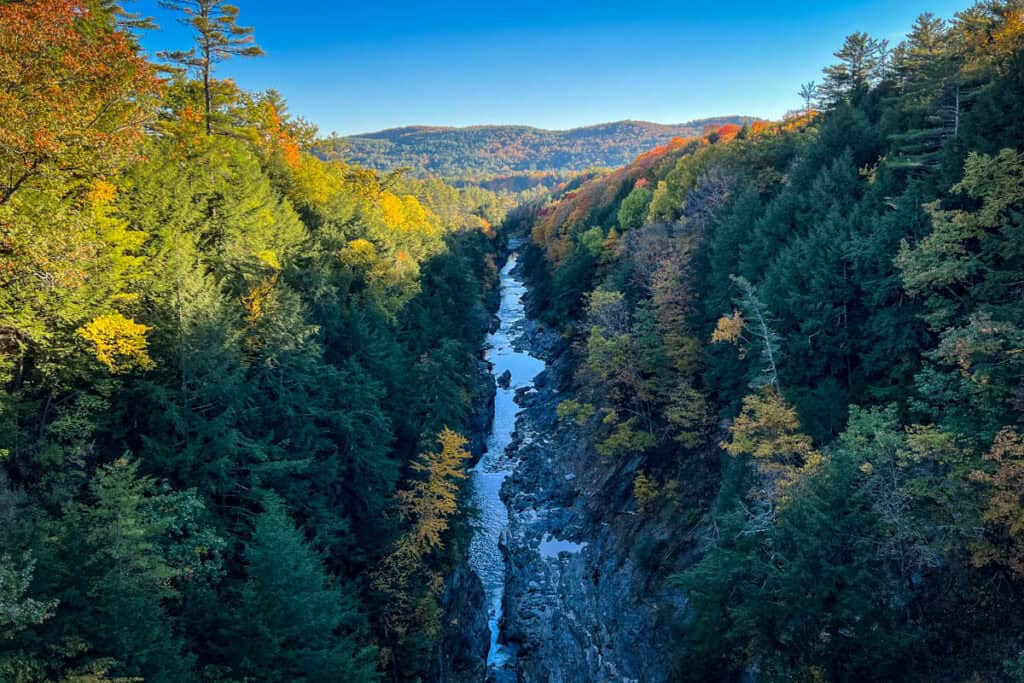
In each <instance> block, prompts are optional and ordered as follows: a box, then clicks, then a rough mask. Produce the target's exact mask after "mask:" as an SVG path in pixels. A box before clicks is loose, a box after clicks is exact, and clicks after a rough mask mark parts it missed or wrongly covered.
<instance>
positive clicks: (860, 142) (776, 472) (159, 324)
mask: <svg viewBox="0 0 1024 683" xmlns="http://www.w3.org/2000/svg"><path fill="white" fill-rule="evenodd" d="M160 6H161V7H162V8H163V9H165V10H167V11H169V12H172V13H173V16H174V17H175V18H177V19H179V20H181V21H182V23H183V24H185V26H186V27H187V29H188V34H189V35H190V36H191V42H184V43H182V44H173V41H172V39H171V35H172V33H171V32H168V33H166V34H164V33H162V32H160V30H159V29H158V28H157V27H156V26H155V25H154V22H153V21H152V20H150V19H148V18H147V17H145V16H140V15H136V14H132V13H130V12H127V11H126V10H125V9H124V8H123V7H122V6H121V5H120V4H118V3H116V2H113V1H112V0H0V627H2V629H3V633H2V636H0V680H2V681H5V682H6V681H11V682H12V683H37V682H38V683H43V682H59V683H114V682H115V681H117V682H120V681H153V682H168V683H172V682H173V683H178V682H180V681H197V682H198V681H204V682H209V683H241V682H243V681H247V682H248V681H266V682H268V683H269V682H277V681H308V682H314V681H315V682H320V681H323V682H327V681H332V682H333V681H352V682H363V681H384V680H387V681H395V682H398V681H409V682H413V681H430V680H443V681H446V683H457V682H458V683H461V681H466V682H467V683H479V681H480V679H481V677H487V680H509V679H517V680H521V681H541V680H546V679H552V680H554V679H555V678H558V680H564V681H566V683H570V682H572V683H575V682H576V681H581V682H582V681H586V680H594V679H606V680H623V679H628V680H647V679H652V680H662V679H666V678H667V679H669V680H679V681H687V680H694V681H708V680H714V681H718V680H721V681H735V680H750V681H874V680H900V681H903V680H911V681H948V682H953V681H1001V680H1009V681H1024V611H1022V610H1021V605H1024V426H1022V421H1024V0H982V1H980V2H978V3H977V4H975V5H974V6H972V7H970V8H968V9H965V10H963V11H962V12H960V13H958V14H956V15H955V16H953V17H951V18H949V19H940V18H938V17H935V16H932V15H930V14H924V15H921V16H920V18H919V19H918V20H917V22H916V23H915V24H914V25H913V27H912V28H911V30H910V32H909V34H908V36H907V38H906V40H904V41H903V42H900V43H899V44H898V45H889V44H888V43H886V41H884V40H881V39H878V38H873V37H871V36H869V35H867V34H864V33H854V34H852V35H850V36H849V37H848V38H847V39H846V41H845V42H844V44H843V45H841V46H839V49H838V50H837V52H836V53H835V58H836V62H835V63H834V64H832V65H830V66H827V67H826V68H825V69H824V74H823V78H822V83H821V84H819V85H815V84H806V85H804V86H803V88H801V90H800V95H799V97H800V98H802V99H803V100H804V105H805V106H804V108H803V109H802V110H800V111H799V112H795V113H793V114H792V115H790V116H788V117H787V118H785V119H784V120H782V121H775V122H768V121H760V120H752V119H749V118H746V117H724V118H721V119H713V120H706V121H696V122H692V123H690V124H684V125H682V126H656V125H654V124H645V123H641V122H634V121H627V122H620V123H616V124H607V125H605V126H598V127H592V128H583V129H576V130H573V131H542V130H538V129H532V128H524V127H506V126H493V127H492V126H485V127H475V128H469V129H450V128H443V129H425V128H412V129H400V130H396V131H383V132H382V133H379V134H374V135H369V136H359V137H357V138H349V139H347V140H344V139H340V138H328V139H325V138H322V137H320V136H319V133H318V131H317V129H316V127H315V126H313V125H312V124H310V123H309V122H307V121H305V120H304V119H302V118H301V117H299V116H296V115H294V114H292V113H290V112H289V111H288V107H287V104H286V103H285V101H284V99H283V98H282V96H281V95H280V94H278V93H277V92H275V91H273V90H269V91H266V92H249V91H246V90H244V89H242V88H240V87H239V86H238V85H237V84H236V83H235V82H234V81H232V80H231V79H230V78H227V77H226V72H227V68H226V67H228V66H229V65H230V63H232V62H231V60H236V63H237V60H242V59H249V58H253V59H255V58H258V57H260V56H262V55H263V50H262V49H261V48H260V47H259V45H258V42H257V35H258V30H259V27H257V28H256V29H255V30H254V29H253V28H250V27H247V26H245V25H244V19H245V8H244V7H243V8H242V9H239V8H237V7H235V6H232V5H229V4H225V3H224V2H223V0H169V1H168V2H162V3H161V4H160ZM175 35H176V34H175ZM180 35H185V34H184V33H182V34H180ZM143 36H146V38H145V40H146V42H147V44H149V43H150V42H151V41H152V40H153V39H154V36H155V37H156V39H157V41H158V42H159V41H160V40H166V42H167V44H166V45H165V46H164V47H165V50H164V51H161V52H159V53H156V54H150V53H147V52H145V51H143V49H142V48H141V46H140V41H142V40H143ZM226 62H227V63H228V64H225V63H226ZM723 77H727V75H726V74H724V75H723ZM666 87H668V86H666ZM795 90H796V88H794V91H795ZM608 96H609V97H614V96H615V93H614V92H609V93H608ZM797 97H798V96H797V94H796V92H794V101H795V100H797ZM405 167H409V168H410V169H411V171H408V172H406V171H404V170H402V169H403V168H405ZM598 167H600V168H598ZM610 167H613V168H610ZM514 201H521V202H522V204H521V205H520V206H518V207H516V206H513V202H514ZM520 240H522V241H523V242H524V243H523V244H522V246H521V247H516V248H517V249H520V251H521V253H520V254H519V257H518V260H517V259H509V260H508V261H507V262H506V261H505V256H506V253H507V252H508V250H509V248H510V247H509V246H508V244H512V245H516V244H520ZM502 264H505V265H504V267H503V268H499V266H501V265H502ZM524 287H527V288H528V294H526V295H525V298H524V299H521V298H520V295H521V294H522V293H523V291H524ZM523 302H525V303H526V304H527V306H526V308H527V310H526V313H528V314H529V315H528V316H527V315H526V314H524V311H523ZM495 314H496V316H497V318H496V317H495ZM488 332H491V334H490V335H489V336H488ZM485 339H490V340H491V341H490V342H487V343H489V344H491V346H492V347H493V348H490V349H489V350H490V351H494V352H495V353H492V354H491V355H490V356H487V355H486V353H485V349H484V344H485ZM502 354H504V355H502ZM499 357H501V358H503V362H505V363H506V364H507V367H506V370H507V372H499V369H500V368H501V367H503V366H502V365H501V364H500V363H497V359H498V358H499ZM488 358H490V361H488ZM492 363H494V364H492ZM541 368H543V370H541ZM530 373H539V374H534V376H530V377H527V376H524V375H525V374H530ZM492 375H493V376H492ZM496 383H497V385H498V389H497V390H496V388H495V384H496ZM495 397H497V399H496V398H495ZM495 405H498V406H500V407H501V409H502V410H501V411H498V412H496V411H495ZM495 415H500V418H498V419H494V416H495ZM492 419H493V422H494V423H496V424H499V426H500V428H501V430H502V431H501V433H500V437H501V438H500V439H493V443H495V444H499V447H495V448H493V450H494V451H495V452H494V453H491V454H490V456H491V457H490V458H489V460H488V462H486V463H485V462H483V461H481V462H480V464H481V465H482V464H489V465H490V466H491V468H492V469H491V470H489V471H485V470H484V468H483V467H480V466H478V467H475V468H473V470H472V471H470V470H469V465H470V464H471V462H474V461H475V456H479V455H480V454H481V451H482V450H483V449H484V447H485V445H486V444H487V443H488V434H489V433H490V435H491V436H492V437H494V436H495V435H496V434H497V433H498V432H497V430H496V429H493V428H492V427H493V425H492ZM506 446H507V448H506ZM488 477H489V479H488ZM480 480H486V481H489V482H491V484H490V485H491V489H490V490H489V495H490V498H488V499H487V500H488V502H489V503H491V504H492V512H493V511H494V509H497V510H498V511H499V512H500V513H501V514H498V515H493V514H492V515H491V517H489V518H485V517H486V515H484V514H482V513H481V514H478V513H477V511H475V510H474V504H475V503H479V502H480V501H481V500H483V499H482V498H479V497H477V498H473V497H472V496H474V495H476V494H477V493H478V492H479V491H478V490H477V489H475V488H473V487H475V486H477V483H478V481H480ZM506 513H507V514H506ZM495 520H497V522H496V521H495ZM488 524H490V527H489V528H488V529H487V530H488V531H489V532H493V533H490V534H489V535H488V538H489V539H490V541H488V542H489V543H490V544H491V545H488V546H487V547H486V548H485V550H486V551H492V550H493V557H492V559H493V562H492V563H491V565H489V567H490V568H496V569H497V571H495V572H494V574H495V575H496V578H495V577H491V581H490V583H489V585H488V586H486V587H485V586H484V584H483V582H482V581H481V580H480V579H479V578H478V577H477V575H476V574H474V571H473V570H472V563H471V562H468V561H467V555H468V554H469V553H468V548H469V547H470V545H471V543H470V541H471V539H473V538H477V539H479V538H480V535H479V534H477V536H474V534H475V533H476V528H477V526H478V525H481V526H483V525H488ZM488 557H490V556H488ZM495 595H496V596H497V600H496V601H495V602H492V599H493V598H494V596H495ZM488 628H490V629H491V632H490V633H488ZM488 648H491V649H490V650H489V649H488ZM499 649H500V650H501V653H500V654H501V657H499V658H495V657H491V658H490V659H489V658H488V655H489V654H491V655H493V654H494V653H495V651H497V650H499ZM496 659H497V660H500V661H495V660H496ZM555 660H557V661H555ZM551 672H556V673H558V676H552V675H547V674H550V673H551Z"/></svg>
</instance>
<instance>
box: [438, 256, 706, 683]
mask: <svg viewBox="0 0 1024 683" xmlns="http://www.w3.org/2000/svg"><path fill="white" fill-rule="evenodd" d="M503 274H505V273H504V271H503ZM508 274H509V275H512V276H515V277H516V279H517V280H518V278H519V277H520V275H519V273H518V271H517V270H511V271H510V272H509V273H508ZM503 282H504V281H503ZM502 323H503V325H505V323H506V321H505V320H503V321H502ZM508 332H509V334H508V336H507V340H508V342H509V343H510V344H511V346H512V347H513V349H514V350H516V351H519V352H525V353H528V354H529V355H531V356H535V357H538V358H542V359H544V361H546V369H545V370H544V371H543V372H541V373H540V374H539V375H538V376H537V377H536V378H534V379H533V381H532V382H524V381H523V380H522V378H521V377H520V378H517V377H516V373H515V370H514V369H513V370H512V373H511V374H512V379H511V381H510V383H509V389H508V391H510V392H511V394H512V398H513V400H514V402H515V404H516V406H517V407H516V411H515V412H514V413H513V415H514V422H513V424H514V428H513V429H512V430H511V431H510V438H509V440H508V441H507V442H506V443H498V444H494V443H489V446H493V445H498V446H499V447H500V448H501V450H502V455H501V458H500V462H501V463H502V467H503V468H507V471H506V472H505V474H504V475H503V476H502V477H501V482H500V500H501V501H502V503H503V505H504V506H505V511H504V515H497V516H496V515H495V514H494V513H493V511H491V514H487V511H486V510H485V511H483V512H484V514H483V515H482V517H481V521H482V522H483V524H484V525H485V526H486V525H487V524H494V523H496V522H497V523H501V524H502V525H504V528H502V529H500V530H495V529H488V528H485V529H483V530H482V531H481V532H478V533H484V534H488V535H489V536H490V537H493V538H495V539H496V540H497V542H498V543H499V549H500V555H501V559H502V561H503V563H502V565H501V568H502V570H503V577H502V578H503V580H502V585H501V607H500V609H498V610H497V611H495V608H494V606H493V604H492V603H491V600H492V599H493V596H494V591H493V587H492V589H490V590H481V589H480V588H479V584H480V582H479V579H477V578H476V576H474V575H473V572H472V571H468V570H467V569H466V568H463V569H461V570H460V572H459V574H458V576H457V577H456V578H458V581H454V580H453V581H452V582H450V584H449V589H448V592H447V593H446V596H447V598H448V600H447V607H448V610H449V619H448V624H449V631H451V633H449V634H448V635H447V636H446V642H445V643H444V645H443V656H442V657H441V660H442V663H444V662H448V663H449V664H450V665H449V666H447V667H445V666H444V665H442V667H441V668H442V675H441V676H440V677H439V679H440V680H442V681H458V682H459V683H461V682H463V681H465V682H467V683H469V682H470V681H473V682H477V683H479V682H483V681H485V680H488V681H489V680H496V681H520V682H522V683H534V682H536V683H542V682H548V681H550V682H552V683H575V682H580V683H582V682H585V681H586V682H590V681H609V682H611V681H636V682H644V683H646V682H648V681H649V682H659V681H665V680H668V678H669V677H670V657H669V656H668V655H667V653H666V652H665V644H666V643H667V642H669V641H670V633H669V631H670V629H671V625H672V624H673V623H678V622H679V621H680V620H681V618H682V617H683V615H684V611H685V600H684V599H683V597H682V596H681V594H680V593H679V592H678V590H675V589H666V588H665V587H664V579H665V577H666V575H667V573H669V572H670V571H674V570H675V569H677V568H681V567H683V566H685V565H686V564H688V563H689V562H690V561H692V557H691V554H692V552H693V550H692V548H693V547H694V546H695V543H694V540H693V539H692V538H690V537H689V536H688V535H687V534H686V533H685V532H683V531H680V529H682V528H684V526H685V525H678V524H676V523H675V522H674V520H659V519H652V518H650V517H647V516H645V515H641V514H638V513H637V512H636V509H635V502H634V500H633V497H632V481H633V476H634V474H635V470H636V468H637V466H638V465H639V462H638V461H636V460H632V461H630V460H627V461H624V462H621V463H617V464H615V465H614V466H613V465H610V464H609V463H607V462H603V461H601V460H600V457H599V456H598V455H597V454H596V453H594V451H593V449H592V448H591V447H590V445H589V444H588V442H587V439H585V438H584V437H583V435H582V434H581V433H580V432H579V431H578V429H577V428H576V427H575V426H573V425H566V424H564V423H560V422H559V421H558V419H557V416H556V407H557V405H558V403H559V402H560V401H561V400H564V399H565V398H568V397H569V396H568V394H566V393H565V389H566V387H565V386H564V384H565V380H566V377H567V376H568V371H567V368H566V363H567V357H566V356H567V354H566V349H565V344H564V342H563V340H562V339H561V337H560V336H559V335H558V334H557V333H555V332H554V331H552V330H550V329H547V328H544V327H543V326H541V325H539V324H538V323H536V321H534V320H531V319H528V318H525V317H521V318H520V319H517V320H516V321H515V322H514V324H513V325H511V326H509V327H508ZM492 336H493V335H492ZM503 371H504V368H497V367H495V366H492V374H493V375H494V376H495V378H496V379H498V378H501V373H502V372H503ZM501 383H502V384H504V381H502V382H501ZM501 392H502V389H501V388H500V385H499V391H498V397H497V399H496V403H499V404H500V401H501ZM495 428H496V429H499V430H500V427H499V425H497V423H496V424H495ZM493 436H494V435H493V433H492V439H491V440H492V442H493ZM485 458H486V456H485ZM484 462H485V460H482V461H481V463H484ZM479 467H480V466H479V465H478V469H479ZM475 540H476V539H475ZM472 564H473V563H472V562H470V565H472ZM484 583H485V584H487V583H491V584H492V586H493V575H492V578H490V579H485V582H484ZM481 610H482V611H483V612H484V613H488V612H489V613H490V614H489V616H490V620H489V621H490V629H489V633H490V638H487V639H486V640H485V639H484V635H483V630H482V628H481V624H483V623H484V620H483V618H482V617H481ZM496 616H497V617H498V618H497V619H495V617H496ZM495 626H497V628H498V630H497V633H495V632H494V629H495ZM495 647H498V648H500V652H501V655H500V656H499V657H498V658H497V659H496V658H495V656H494V654H495ZM450 648H454V650H450ZM488 650H490V652H491V655H490V658H488V656H487V652H488ZM488 661H489V662H490V664H491V666H487V665H486V663H487V662H488ZM451 663H458V664H459V665H458V666H453V665H451Z"/></svg>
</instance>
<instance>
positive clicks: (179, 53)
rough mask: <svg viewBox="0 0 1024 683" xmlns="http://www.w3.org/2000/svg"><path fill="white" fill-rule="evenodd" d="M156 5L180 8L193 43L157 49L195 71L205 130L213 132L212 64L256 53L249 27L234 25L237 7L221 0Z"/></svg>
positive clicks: (164, 0) (185, 0)
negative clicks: (200, 81) (199, 88)
mask: <svg viewBox="0 0 1024 683" xmlns="http://www.w3.org/2000/svg"><path fill="white" fill-rule="evenodd" d="M160 6H161V7H164V8H166V9H169V10H172V11H175V12H180V13H181V14H183V15H184V16H183V17H181V19H180V20H179V21H181V23H182V24H184V25H185V26H188V27H189V28H191V29H192V33H193V36H194V41H195V45H193V47H191V48H189V49H188V50H169V51H164V52H161V53H159V56H160V58H161V59H164V60H166V61H168V62H171V63H173V64H177V65H179V66H180V67H182V68H184V69H191V70H195V71H198V72H199V77H200V79H201V80H202V82H203V107H204V111H205V120H206V134H207V135H211V134H212V133H213V90H212V86H211V81H212V79H213V73H214V70H215V69H216V65H217V64H219V63H220V62H223V61H225V60H227V59H230V58H231V57H259V56H261V55H263V54H264V53H263V49H262V48H260V47H259V46H258V45H256V42H255V38H254V37H253V29H252V28H251V27H247V26H239V25H238V12H239V8H238V7H236V6H235V5H231V4H228V3H227V2H225V0H161V2H160Z"/></svg>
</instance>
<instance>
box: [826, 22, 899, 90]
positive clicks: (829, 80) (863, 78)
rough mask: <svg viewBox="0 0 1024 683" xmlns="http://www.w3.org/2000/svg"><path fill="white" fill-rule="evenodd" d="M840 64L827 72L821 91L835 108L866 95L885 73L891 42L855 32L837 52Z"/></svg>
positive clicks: (829, 68) (827, 69)
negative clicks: (845, 101) (839, 104)
mask: <svg viewBox="0 0 1024 683" xmlns="http://www.w3.org/2000/svg"><path fill="white" fill-rule="evenodd" d="M835 56H836V57H837V58H838V59H839V63H838V64H835V65H833V66H829V67H826V68H825V69H824V73H825V82H824V83H823V84H822V86H821V92H822V94H823V96H824V98H825V100H826V101H827V102H829V103H830V104H832V105H835V104H838V103H839V102H842V101H844V100H847V99H851V98H857V97H859V96H861V95H863V94H864V93H865V92H866V91H867V88H869V87H870V86H873V85H875V84H876V83H877V82H878V81H879V80H880V79H881V78H882V76H883V74H884V73H885V69H886V67H887V64H886V59H887V57H888V41H885V40H876V39H875V38H872V37H871V36H869V35H868V34H866V33H861V32H858V33H852V34H850V35H849V36H847V37H846V40H845V41H844V42H843V46H842V47H841V48H840V49H839V50H838V51H837V52H836V53H835Z"/></svg>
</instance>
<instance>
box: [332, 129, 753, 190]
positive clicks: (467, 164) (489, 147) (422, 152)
mask: <svg viewBox="0 0 1024 683" xmlns="http://www.w3.org/2000/svg"><path fill="white" fill-rule="evenodd" d="M751 120H753V117H750V116H720V117H714V118H706V119H698V120H695V121H689V122H687V123H682V124H675V125H666V124H659V123H650V122H647V121H616V122H613V123H603V124H598V125H594V126H585V127H582V128H573V129H571V130H544V129H540V128H532V127H530V126H515V125H508V126H470V127H467V128H447V127H436V126H408V127H405V128H392V129H388V130H382V131H379V132H376V133H366V134H363V135H354V136H349V137H345V138H342V139H341V140H343V142H344V145H343V146H344V149H340V147H342V145H338V143H337V142H335V143H334V146H333V147H330V148H325V149H324V150H323V152H324V153H325V154H326V155H328V156H330V155H332V154H342V155H343V156H344V157H345V158H346V159H348V160H349V161H350V162H352V163H355V164H360V165H365V166H370V167H372V168H375V169H377V170H379V171H392V170H394V169H396V168H411V169H412V170H413V171H414V172H416V173H418V174H424V175H438V176H442V177H446V178H467V177H475V178H479V177H488V176H497V175H506V174H521V173H528V172H557V171H582V170H585V169H587V168H593V167H595V166H603V167H616V166H622V165H624V164H627V163H629V162H630V161H632V160H633V159H635V158H636V157H637V155H639V154H642V153H643V152H646V151H648V150H649V149H651V148H652V147H657V146H659V145H663V144H665V143H666V142H668V141H669V140H671V139H672V138H674V137H690V136H693V135H698V134H700V133H701V132H703V131H704V130H705V129H706V128H708V127H715V128H717V127H719V126H722V125H725V124H727V123H736V124H743V123H745V122H747V121H751Z"/></svg>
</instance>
